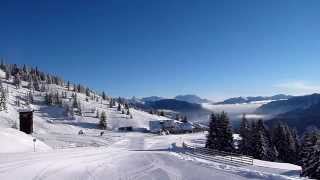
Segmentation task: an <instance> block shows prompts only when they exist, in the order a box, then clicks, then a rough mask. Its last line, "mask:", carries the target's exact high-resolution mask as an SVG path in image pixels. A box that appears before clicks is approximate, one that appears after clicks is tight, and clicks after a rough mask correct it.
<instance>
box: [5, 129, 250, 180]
mask: <svg viewBox="0 0 320 180" xmlns="http://www.w3.org/2000/svg"><path fill="white" fill-rule="evenodd" d="M145 141H146V138H145V135H143V134H129V135H128V136H127V137H125V138H124V139H123V140H121V141H119V142H117V143H115V144H113V145H111V146H110V147H99V148H96V147H88V148H73V149H63V150H54V151H50V152H41V153H16V154H0V179H4V180H5V179H10V180H20V179H21V180H29V179H30V180H31V179H32V180H40V179H46V180H56V179H68V180H72V179H78V180H79V179H80V180H82V179H95V180H100V179H101V180H102V179H108V180H109V179H110V180H111V179H112V180H113V179H114V180H120V179H123V180H126V179H128V180H131V179H132V180H133V179H143V180H150V179H159V180H177V179H181V180H182V179H183V180H188V179H190V180H194V179H197V180H202V179H203V180H205V179H208V177H210V179H219V180H224V179H228V180H229V179H240V180H241V179H246V178H245V177H242V176H239V175H236V174H232V173H227V172H224V171H221V170H218V169H213V168H210V167H205V166H201V165H200V166H199V164H198V163H196V162H192V161H185V160H183V159H181V158H179V157H178V156H175V155H173V154H172V153H170V152H169V151H168V150H167V149H168V145H169V143H168V144H165V143H163V145H162V144H161V145H159V144H157V146H156V148H152V147H148V148H147V149H146V144H145ZM148 141H152V138H150V139H149V140H148Z"/></svg>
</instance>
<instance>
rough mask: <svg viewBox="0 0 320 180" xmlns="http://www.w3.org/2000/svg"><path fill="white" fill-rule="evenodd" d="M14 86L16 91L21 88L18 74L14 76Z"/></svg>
mask: <svg viewBox="0 0 320 180" xmlns="http://www.w3.org/2000/svg"><path fill="white" fill-rule="evenodd" d="M13 83H14V85H15V86H16V88H17V89H19V88H20V87H21V79H20V76H19V75H18V74H16V75H15V76H14V81H13Z"/></svg>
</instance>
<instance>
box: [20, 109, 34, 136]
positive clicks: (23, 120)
mask: <svg viewBox="0 0 320 180" xmlns="http://www.w3.org/2000/svg"><path fill="white" fill-rule="evenodd" d="M19 118H20V131H22V132H25V133H26V134H31V133H33V110H30V109H26V110H20V111H19Z"/></svg>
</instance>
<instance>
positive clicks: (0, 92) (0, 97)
mask: <svg viewBox="0 0 320 180" xmlns="http://www.w3.org/2000/svg"><path fill="white" fill-rule="evenodd" d="M4 110H7V93H6V91H5V89H4V88H3V85H2V82H1V81H0V111H4Z"/></svg>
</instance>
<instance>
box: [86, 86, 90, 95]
mask: <svg viewBox="0 0 320 180" xmlns="http://www.w3.org/2000/svg"><path fill="white" fill-rule="evenodd" d="M86 96H88V97H90V89H89V88H86Z"/></svg>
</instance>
